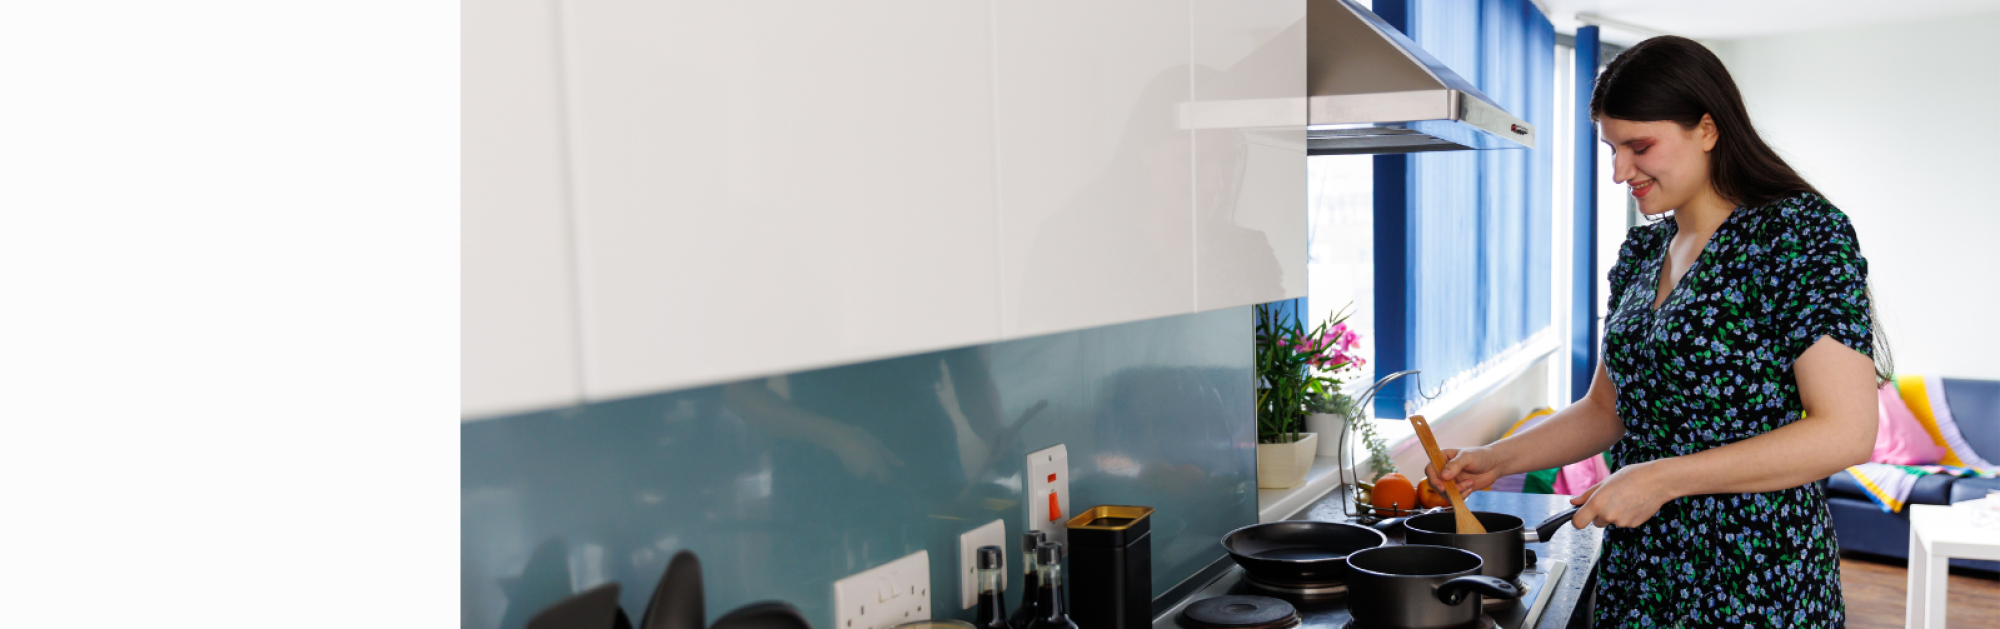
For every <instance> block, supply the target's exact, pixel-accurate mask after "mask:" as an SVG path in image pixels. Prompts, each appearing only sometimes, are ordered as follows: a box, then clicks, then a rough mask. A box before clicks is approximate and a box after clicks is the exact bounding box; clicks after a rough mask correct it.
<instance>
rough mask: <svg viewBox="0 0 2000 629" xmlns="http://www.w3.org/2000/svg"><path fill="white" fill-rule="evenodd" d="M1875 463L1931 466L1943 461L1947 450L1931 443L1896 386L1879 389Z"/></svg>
mask: <svg viewBox="0 0 2000 629" xmlns="http://www.w3.org/2000/svg"><path fill="white" fill-rule="evenodd" d="M1876 393H1877V396H1876V400H1875V407H1876V410H1877V411H1878V413H1877V417H1878V420H1877V421H1876V425H1875V453H1874V455H1872V456H1870V457H1868V460H1869V461H1873V462H1875V463H1889V464H1892V465H1930V464H1932V463H1937V462H1940V461H1942V460H1944V455H1945V449H1944V448H1943V447H1940V446H1938V445H1937V444H1936V443H1934V442H1932V441H1931V436H1930V433H1929V431H1927V430H1926V429H1925V428H1924V426H1923V425H1922V424H1920V423H1918V422H1917V418H1916V416H1915V415H1913V414H1911V412H1910V408H1909V407H1908V406H1906V405H1904V404H1903V398H1902V397H1901V395H1900V394H1899V393H1898V392H1897V390H1896V388H1895V387H1892V386H1889V385H1887V384H1884V385H1882V388H1881V389H1878V390H1876Z"/></svg>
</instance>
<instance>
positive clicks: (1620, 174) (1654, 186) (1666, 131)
mask: <svg viewBox="0 0 2000 629" xmlns="http://www.w3.org/2000/svg"><path fill="white" fill-rule="evenodd" d="M1599 127H1600V129H1601V131H1602V133H1603V136H1604V142H1605V143H1606V144H1609V145H1611V149H1612V151H1613V155H1614V157H1613V159H1612V164H1613V166H1612V173H1611V177H1612V180H1613V181H1616V182H1618V183H1622V184H1625V185H1626V186H1627V187H1628V188H1629V189H1630V191H1631V194H1632V196H1633V198H1635V199H1638V201H1639V212H1640V213H1643V214H1645V215H1647V216H1654V215H1658V214H1661V213H1663V212H1666V211H1668V210H1676V209H1680V208H1683V207H1687V206H1688V204H1690V203H1695V202H1698V201H1712V200H1716V199H1719V197H1720V195H1718V194H1716V192H1715V188H1714V186H1713V185H1712V184H1711V183H1710V181H1709V176H1708V174H1709V173H1708V164H1709V160H1708V153H1709V151H1712V150H1715V140H1716V138H1717V135H1716V132H1715V122H1714V121H1713V120H1710V119H1709V117H1708V116H1706V115H1704V116H1702V117H1701V122H1700V123H1699V124H1697V125H1695V127H1694V128H1692V129H1687V128H1682V127H1681V125H1680V124H1678V123H1675V122H1673V121H1670V120H1659V121H1653V122H1635V121H1631V120H1620V119H1617V118H1611V117H1605V118H1603V119H1602V120H1600V121H1599ZM1725 207H1726V206H1725Z"/></svg>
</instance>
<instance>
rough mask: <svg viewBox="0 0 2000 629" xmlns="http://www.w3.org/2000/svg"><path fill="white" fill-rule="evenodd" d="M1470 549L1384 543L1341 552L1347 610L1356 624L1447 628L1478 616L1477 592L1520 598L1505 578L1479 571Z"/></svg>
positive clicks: (1468, 623)
mask: <svg viewBox="0 0 2000 629" xmlns="http://www.w3.org/2000/svg"><path fill="white" fill-rule="evenodd" d="M1484 564H1485V562H1483V561H1480V559H1479V555H1476V554H1473V552H1472V551H1469V550H1463V549H1458V548H1449V547H1445V546H1424V545H1418V544H1404V545H1401V546H1384V547H1381V548H1371V549H1368V550H1363V551H1360V552H1356V553H1354V554H1351V555H1348V556H1347V595H1348V598H1347V600H1348V604H1347V611H1348V613H1349V614H1352V615H1353V616H1354V622H1355V624H1357V625H1365V626H1368V627H1395V628H1396V629H1450V628H1454V627H1467V626H1471V625H1473V624H1474V623H1476V622H1478V621H1479V614H1480V611H1479V606H1480V603H1481V602H1482V599H1481V597H1482V596H1492V597H1496V598H1520V596H1521V590H1520V589H1519V588H1516V587H1514V584H1513V583H1512V582H1509V581H1508V580H1506V579H1500V578H1496V577H1489V576H1485V575H1482V574H1479V569H1480V568H1481V567H1482V566H1483V565H1484Z"/></svg>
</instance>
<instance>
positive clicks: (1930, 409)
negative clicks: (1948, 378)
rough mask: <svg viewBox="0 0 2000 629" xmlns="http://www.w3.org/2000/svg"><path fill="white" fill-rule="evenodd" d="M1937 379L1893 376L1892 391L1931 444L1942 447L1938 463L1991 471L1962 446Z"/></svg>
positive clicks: (1992, 466)
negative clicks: (1901, 399)
mask: <svg viewBox="0 0 2000 629" xmlns="http://www.w3.org/2000/svg"><path fill="white" fill-rule="evenodd" d="M1937 381H1938V378H1935V377H1930V378H1926V377H1924V376H1896V390H1897V393H1899V394H1900V395H1901V397H1902V398H1903V402H1904V403H1906V404H1908V405H1909V407H1910V412H1911V414H1913V415H1915V416H1916V419H1917V423H1918V424H1921V425H1922V426H1923V427H1924V432H1926V433H1928V434H1929V436H1930V438H1931V443H1933V444H1936V445H1937V446H1938V447H1941V448H1944V457H1943V458H1941V459H1939V461H1938V462H1939V463H1941V464H1944V465H1956V466H1960V467H1971V468H1979V469H1986V470H1991V469H1995V466H1994V465H1993V464H1992V463H1988V462H1987V461H1985V460H1984V459H1981V458H1980V457H1979V454H1978V453H1976V452H1973V451H1972V448H1971V447H1970V446H1968V445H1966V443H1965V436H1964V435H1961V434H1959V432H1958V424H1956V423H1954V422H1953V421H1952V416H1951V409H1950V408H1949V407H1948V406H1946V404H1945V401H1944V389H1943V385H1942V383H1940V382H1937Z"/></svg>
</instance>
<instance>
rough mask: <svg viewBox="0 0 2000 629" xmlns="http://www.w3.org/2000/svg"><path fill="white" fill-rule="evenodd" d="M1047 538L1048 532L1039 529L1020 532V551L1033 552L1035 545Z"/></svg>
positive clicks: (1040, 543)
mask: <svg viewBox="0 0 2000 629" xmlns="http://www.w3.org/2000/svg"><path fill="white" fill-rule="evenodd" d="M1048 538H1049V534H1048V533H1044V532H1041V531H1028V532H1026V533H1022V534H1021V552H1024V553H1032V552H1035V547H1036V546H1040V545H1042V542H1043V541H1045V540H1047V539H1048Z"/></svg>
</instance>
